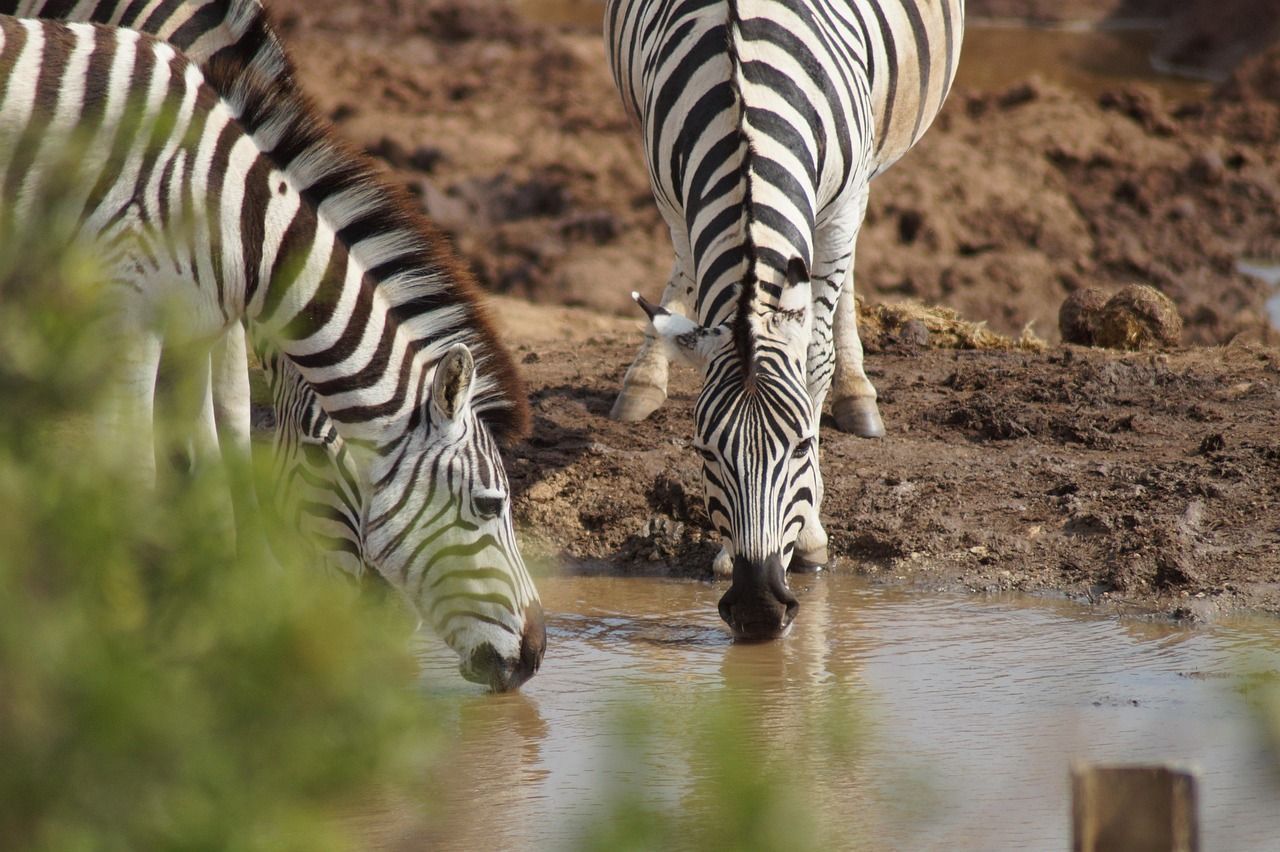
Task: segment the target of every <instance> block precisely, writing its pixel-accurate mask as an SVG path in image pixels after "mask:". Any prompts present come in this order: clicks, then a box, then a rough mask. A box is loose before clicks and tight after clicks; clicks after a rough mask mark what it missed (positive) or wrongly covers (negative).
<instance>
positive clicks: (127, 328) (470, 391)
mask: <svg viewBox="0 0 1280 852" xmlns="http://www.w3.org/2000/svg"><path fill="white" fill-rule="evenodd" d="M64 5H65V4H64ZM104 5H105V4H104ZM132 5H138V4H132ZM152 5H156V4H152ZM159 5H163V6H166V7H167V6H168V5H169V4H159ZM0 38H2V39H3V43H2V44H0V171H2V172H3V174H4V176H5V181H4V186H3V189H2V190H0V192H2V193H3V199H2V203H0V216H14V217H24V216H27V215H29V214H30V212H31V211H32V210H33V209H35V208H36V205H38V204H39V202H40V200H41V198H42V195H43V194H44V190H45V189H46V188H47V187H49V186H51V185H54V184H56V185H58V186H60V187H63V188H65V187H68V186H70V189H71V191H72V192H73V194H74V200H75V202H76V205H77V206H76V208H75V209H78V210H80V211H82V212H81V215H80V217H79V222H80V225H79V234H80V238H81V239H82V240H83V241H85V243H86V244H88V245H90V246H91V247H92V248H93V250H94V252H95V254H96V255H97V257H98V258H99V259H100V261H101V265H102V269H103V271H104V283H105V285H106V286H109V287H110V288H111V291H110V292H111V295H112V302H113V305H114V306H115V308H116V311H115V314H114V315H113V318H112V330H113V332H114V333H117V334H119V336H120V337H119V340H120V344H119V346H120V349H119V351H120V357H121V363H122V364H123V365H124V372H125V374H126V375H125V378H124V380H123V381H122V389H121V390H122V394H121V395H122V397H123V398H124V399H125V400H126V402H127V404H128V414H129V415H130V416H129V419H128V421H127V422H128V423H129V424H130V425H133V426H136V427H138V428H139V429H140V430H141V432H142V434H143V439H142V440H140V441H139V444H145V445H147V446H148V453H147V454H146V456H140V458H139V464H140V465H141V466H144V467H145V466H148V465H151V464H153V463H154V459H153V458H149V456H150V452H149V446H150V444H151V441H150V437H149V429H150V424H151V417H152V415H151V406H152V395H153V393H154V387H155V375H156V367H157V363H158V360H159V356H160V353H161V350H162V347H163V346H164V345H165V343H166V337H165V336H164V334H162V333H161V331H160V329H159V327H158V326H157V325H156V324H155V323H154V322H153V316H154V313H155V311H156V310H157V309H158V308H159V307H161V306H164V307H168V308H173V307H175V306H176V307H177V308H178V309H179V311H180V314H181V316H182V317H183V318H185V320H186V323H185V325H184V327H183V329H182V333H183V334H184V335H185V339H184V340H181V341H179V340H174V339H173V338H172V335H173V332H172V331H170V332H169V334H170V337H169V338H168V341H167V342H170V343H175V344H178V343H188V342H189V341H197V340H215V339H217V338H218V337H219V336H220V335H222V334H223V333H224V332H225V331H226V330H227V329H228V328H230V327H231V326H232V325H234V324H235V323H237V322H239V321H240V320H241V318H246V319H248V320H249V321H250V322H252V323H253V324H254V326H255V328H256V330H257V332H258V333H261V334H262V335H263V336H264V338H265V339H268V340H270V341H271V342H272V344H273V345H274V346H276V347H278V349H279V350H280V352H281V353H282V354H283V356H284V357H285V358H286V359H287V361H288V363H289V365H290V366H291V367H292V368H294V369H296V370H297V373H298V375H299V376H300V377H301V379H302V380H304V381H305V383H306V385H307V387H308V388H309V389H310V390H311V392H312V393H313V394H314V396H315V399H316V400H317V401H318V402H319V404H320V406H321V407H322V408H323V410H324V412H325V414H326V415H327V417H328V418H329V419H330V420H331V421H332V424H333V427H334V429H336V431H337V432H338V434H340V435H341V437H342V439H343V442H344V445H345V448H346V450H347V451H348V452H349V454H350V458H351V461H352V466H353V469H354V470H355V472H356V475H357V477H358V479H359V481H360V485H361V492H362V496H361V500H362V503H361V506H360V526H361V530H360V533H361V535H360V539H361V547H362V550H363V558H364V560H365V561H367V562H368V563H369V564H370V565H372V566H375V567H376V568H377V570H378V571H379V572H380V573H381V574H382V575H383V576H384V577H386V578H387V579H388V580H389V581H390V582H391V584H392V585H394V586H396V587H397V588H399V589H401V590H402V592H403V593H404V594H405V595H406V596H407V597H408V598H409V599H410V600H411V601H412V602H413V603H414V604H415V605H416V606H417V607H418V609H419V611H420V613H421V615H422V617H423V619H424V620H425V621H427V622H428V623H430V624H431V625H432V626H433V628H434V629H435V630H436V631H437V632H438V633H439V634H440V635H441V636H442V637H443V638H444V639H445V641H446V642H448V644H449V645H450V646H451V647H453V648H454V649H455V651H457V652H458V654H459V655H460V657H461V663H460V668H461V670H462V673H463V675H464V676H465V677H467V678H468V679H470V680H474V681H477V682H482V683H486V684H489V685H490V686H491V687H493V688H495V689H507V688H513V687H515V686H518V685H519V684H520V683H522V682H523V681H524V680H526V679H527V678H529V677H530V676H532V675H533V673H534V672H535V671H536V670H537V668H538V666H539V664H540V662H541V658H542V652H543V648H544V645H545V629H544V626H543V616H542V610H541V607H540V605H539V602H538V597H537V593H536V591H535V590H534V587H533V584H532V581H531V580H530V578H529V575H528V573H527V571H526V569H525V566H524V563H523V560H522V559H521V557H520V553H519V550H518V549H517V547H516V543H515V539H514V534H513V531H512V525H511V513H510V503H509V499H508V493H509V490H508V485H507V480H506V476H505V472H504V470H503V467H502V464H501V460H500V457H499V454H498V449H497V442H498V441H501V440H512V439H514V438H515V437H517V436H519V435H520V434H522V433H523V432H524V431H525V430H526V429H527V424H528V408H527V402H526V400H525V395H524V392H523V388H522V386H521V384H520V382H519V379H518V378H517V376H516V374H515V371H514V367H513V365H512V363H511V360H510V358H509V356H508V355H507V353H506V352H505V350H504V349H503V348H502V347H501V345H500V343H499V342H498V340H497V336H496V333H495V332H494V330H493V327H492V325H491V323H490V321H489V319H488V317H487V314H486V312H485V309H484V307H483V305H482V304H481V302H480V296H479V292H478V289H477V287H476V285H475V283H474V281H473V279H472V278H471V276H470V275H469V273H468V272H467V271H466V269H465V268H464V267H463V266H462V265H461V264H460V263H459V262H458V260H457V259H456V257H455V256H454V255H452V254H451V253H450V252H449V251H448V249H447V247H446V245H445V241H444V239H443V238H442V237H441V236H440V235H439V234H438V233H437V232H435V231H434V230H432V229H431V228H430V226H429V225H428V224H427V223H426V222H425V221H424V220H423V219H422V218H421V217H420V216H419V215H417V214H416V213H414V212H413V210H412V207H411V204H410V201H409V199H408V198H407V197H406V196H405V194H404V193H397V192H395V191H393V190H391V189H390V188H388V187H387V186H385V185H383V184H382V183H381V182H379V181H378V180H377V178H376V177H375V174H374V172H373V170H372V167H371V166H370V165H369V164H368V163H367V162H366V161H364V160H363V159H362V158H360V157H359V156H358V155H356V154H355V153H353V152H352V151H351V150H349V149H348V148H347V147H346V146H345V145H343V144H342V143H341V142H339V141H338V140H337V139H336V138H334V137H333V135H332V134H331V133H330V132H329V131H328V128H327V127H326V126H324V125H323V124H321V123H319V122H318V121H317V120H316V119H315V117H314V115H315V114H314V110H313V109H312V108H311V107H310V105H309V103H308V102H307V101H306V100H305V99H304V98H302V97H301V95H299V94H298V93H297V91H296V90H288V91H284V90H282V89H281V88H280V87H279V86H277V85H274V84H273V82H272V80H273V78H272V75H271V74H267V73H259V72H260V71H261V70H263V69H262V66H261V65H260V64H255V62H256V61H257V60H258V59H259V58H260V57H261V55H262V54H261V53H255V52H249V51H244V50H237V47H239V46H243V43H239V45H237V44H235V43H233V46H232V48H231V49H230V50H224V51H222V52H221V53H219V54H217V55H215V56H214V57H213V58H212V59H211V60H210V61H209V63H208V65H207V67H206V69H205V71H204V72H203V73H202V72H201V70H200V69H199V68H198V67H197V66H196V65H195V64H194V63H192V62H190V61H189V60H188V59H186V58H185V57H183V56H182V55H181V54H180V53H179V52H178V51H177V50H175V49H174V47H172V46H171V45H169V44H166V43H164V42H161V41H158V40H156V39H154V38H152V37H150V36H147V35H144V34H140V33H138V32H136V31H133V30H127V29H113V28H108V27H102V26H94V25H84V24H59V23H54V22H51V21H40V20H27V19H17V18H13V17H8V16H4V17H0ZM281 55H282V54H281ZM223 92H228V93H232V95H231V96H228V97H224V96H221V95H220V93H223ZM268 150H269V151H270V152H271V153H270V154H269V155H268V154H267V153H265V152H266V151H268Z"/></svg>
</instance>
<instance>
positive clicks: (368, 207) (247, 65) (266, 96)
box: [0, 0, 530, 445]
mask: <svg viewBox="0 0 1280 852" xmlns="http://www.w3.org/2000/svg"><path fill="white" fill-rule="evenodd" d="M0 14H11V15H15V16H18V17H28V18H44V19H46V20H59V21H66V22H84V23H98V24H102V25H106V26H118V27H127V28H129V29H136V30H138V31H140V32H144V33H147V34H149V35H152V36H154V37H156V38H159V39H161V40H162V41H166V42H168V43H170V44H172V45H173V46H175V47H177V48H178V49H180V50H181V51H183V53H184V54H185V55H186V56H187V58H188V59H189V60H190V61H192V62H194V63H195V64H196V65H197V67H199V69H200V71H201V73H202V74H203V76H204V79H205V82H207V83H208V85H209V86H210V87H211V88H212V89H213V91H214V92H215V93H216V94H217V95H218V96H219V97H221V98H222V100H223V101H224V103H225V104H226V105H227V107H228V109H229V110H230V112H231V114H232V115H233V116H234V117H235V118H236V120H237V121H238V122H239V124H240V125H241V127H242V128H243V130H244V131H245V132H246V133H247V134H248V135H249V136H250V137H251V138H252V139H253V141H254V143H255V144H256V145H257V146H258V148H259V150H260V151H261V152H262V154H263V155H265V157H266V158H267V159H268V160H269V161H271V162H272V163H273V164H274V165H275V167H276V168H278V169H280V170H281V171H282V172H284V173H285V174H286V175H288V176H289V177H290V178H291V179H293V180H294V181H295V183H296V185H297V186H298V187H300V188H301V189H302V196H303V199H304V200H305V201H306V202H308V203H309V204H310V205H311V206H312V207H313V208H315V209H321V208H335V209H339V208H340V209H343V210H344V211H349V217H348V218H349V221H347V222H346V223H345V225H344V228H343V231H344V233H342V234H340V235H339V236H340V238H342V239H344V240H346V241H348V242H356V241H358V240H359V239H360V238H361V237H362V236H364V235H368V234H370V233H385V234H387V235H388V243H389V244H394V245H395V246H396V248H397V251H395V252H394V253H391V256H389V257H387V258H386V259H385V261H384V262H383V266H384V267H386V268H384V269H381V270H378V271H379V272H382V273H384V279H385V280H384V285H385V289H386V291H387V292H388V293H389V294H390V295H391V296H392V298H393V299H394V301H395V303H396V307H395V312H396V314H397V319H398V320H399V321H400V322H402V323H413V322H414V321H415V320H417V319H418V318H425V317H426V316H427V315H428V314H436V313H438V312H446V313H452V314H454V315H456V316H457V318H458V319H457V322H456V323H455V324H454V329H453V332H452V338H453V339H455V340H457V342H461V343H465V344H466V345H467V346H468V347H469V348H470V349H471V351H472V354H473V357H474V358H475V360H476V364H477V366H478V367H479V368H480V376H479V384H478V386H477V388H476V392H475V395H474V396H473V399H472V408H473V409H474V410H475V411H476V413H477V414H478V415H479V416H480V417H481V419H482V420H483V421H484V422H485V425H486V426H487V427H488V428H489V431H490V432H491V433H492V434H493V436H494V437H495V438H496V439H498V441H499V442H501V443H503V444H508V445H510V444H513V443H515V442H516V441H517V440H519V439H520V438H521V437H523V436H524V435H526V434H528V431H529V422H530V416H529V408H528V394H527V392H526V391H525V389H524V385H523V382H522V381H521V380H520V377H519V374H518V373H517V372H516V369H515V365H514V363H513V362H512V360H511V357H510V355H509V354H508V353H507V351H506V349H505V348H504V347H503V346H502V344H501V341H500V340H499V339H498V334H497V331H496V330H495V328H494V326H493V323H492V320H491V319H490V316H489V312H488V310H487V308H486V307H485V305H484V304H483V302H482V296H481V292H480V289H479V287H478V285H477V284H476V283H475V279H474V277H473V276H472V275H471V274H470V272H469V270H467V268H466V267H465V265H464V264H462V263H461V262H460V261H459V260H458V258H457V257H456V255H454V253H453V252H452V251H451V250H450V248H449V241H448V239H447V238H446V237H445V236H444V235H443V234H442V233H441V232H440V231H439V229H438V228H436V227H435V226H434V225H432V224H431V223H429V222H428V221H427V220H426V219H425V218H424V217H423V216H422V215H421V214H420V213H419V212H418V211H417V207H416V202H415V201H414V200H413V199H412V197H411V196H409V194H408V193H407V192H406V191H404V190H403V189H402V188H400V187H398V186H393V185H391V184H389V183H388V182H387V181H385V180H383V179H382V178H381V177H380V176H379V174H378V172H377V170H376V168H375V167H374V166H373V164H372V163H371V161H369V160H368V159H367V158H366V157H364V156H362V155H361V154H360V153H358V152H357V151H356V150H355V149H354V148H353V147H352V146H351V145H349V144H347V143H345V142H343V141H342V140H341V139H340V138H339V137H338V136H337V134H336V133H335V131H334V129H333V126H332V125H331V124H330V123H329V121H328V120H327V119H325V118H324V117H323V116H322V115H321V114H320V112H319V110H317V109H316V108H315V106H314V105H313V104H312V102H311V100H310V99H309V98H308V97H307V96H306V94H305V93H304V92H303V91H302V89H301V88H300V87H299V85H298V83H297V79H296V72H295V68H294V64H293V61H292V60H291V59H290V58H289V55H288V53H287V51H286V50H285V47H284V45H283V43H282V42H281V40H280V38H279V37H278V35H277V34H276V30H275V27H274V25H273V23H272V21H271V16H270V13H269V12H268V11H267V10H266V9H265V8H264V7H263V5H262V4H261V3H260V2H259V1H258V0H206V2H202V1H201V0H177V2H153V3H146V2H130V3H125V2H121V0H79V2H63V0H18V2H14V0H0ZM326 202H328V204H327V205H326ZM392 238H394V239H392ZM412 270H425V271H426V273H427V274H426V275H425V276H424V275H416V274H409V273H410V272H411V271H412ZM397 271H403V273H404V274H401V275H398V276H397V275H395V274H394V273H395V272H397Z"/></svg>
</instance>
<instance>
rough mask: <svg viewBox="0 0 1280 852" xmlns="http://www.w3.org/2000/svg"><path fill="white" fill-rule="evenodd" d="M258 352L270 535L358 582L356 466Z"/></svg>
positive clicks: (311, 398) (270, 357)
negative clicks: (267, 403) (268, 444)
mask: <svg viewBox="0 0 1280 852" xmlns="http://www.w3.org/2000/svg"><path fill="white" fill-rule="evenodd" d="M257 352H258V357H259V359H260V360H261V361H262V370H263V373H264V375H265V377H266V380H267V387H268V388H269V389H270V391H271V401H272V404H273V406H274V408H275V415H276V426H275V430H274V433H273V436H272V454H271V470H270V475H269V476H267V477H266V481H267V483H268V485H269V487H270V489H271V491H270V493H269V494H268V495H267V500H266V506H267V511H268V512H269V514H270V515H271V516H272V517H273V519H274V521H275V523H273V524H272V525H271V528H272V529H273V530H286V531H289V532H296V533H298V535H299V538H301V545H302V547H304V548H307V547H308V546H310V551H309V552H308V554H307V556H308V557H309V561H311V562H312V563H314V564H317V565H318V566H319V567H321V568H323V569H327V570H328V571H330V572H331V573H341V574H346V575H349V576H352V577H356V578H361V577H363V576H364V575H365V573H366V572H365V569H366V567H367V566H366V565H365V561H364V549H363V546H362V544H361V538H360V527H361V524H360V507H361V505H362V504H363V503H364V497H363V490H362V486H361V484H360V477H359V474H358V472H357V470H356V466H355V459H354V458H353V456H352V454H351V452H350V451H349V450H348V449H347V446H346V443H345V442H344V441H343V440H342V435H341V434H339V432H338V430H337V428H336V427H335V426H334V423H333V421H332V420H331V419H329V416H328V415H327V414H325V413H324V409H323V408H322V407H321V406H320V403H319V401H318V400H317V399H316V395H315V393H314V392H313V391H312V390H311V387H310V385H308V384H307V383H306V381H305V380H304V379H303V378H302V376H301V375H300V374H299V373H298V371H297V370H296V369H294V368H293V365H292V364H290V363H289V361H288V359H286V358H284V357H283V356H281V355H280V353H279V352H278V351H277V350H276V349H274V348H273V347H271V346H270V345H260V346H259V347H257ZM495 496H496V495H495ZM479 499H481V500H482V501H483V500H484V499H485V498H484V497H483V496H482V497H480V498H479Z"/></svg>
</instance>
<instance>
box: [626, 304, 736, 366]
mask: <svg viewBox="0 0 1280 852" xmlns="http://www.w3.org/2000/svg"><path fill="white" fill-rule="evenodd" d="M631 298H633V299H635V300H636V304H638V305H639V306H640V309H641V310H643V311H644V312H645V313H646V314H648V315H649V323H650V324H651V325H652V326H653V330H654V333H655V334H657V336H658V339H659V340H661V341H662V347H663V349H665V350H666V353H667V357H668V358H671V359H673V360H677V361H681V362H683V363H685V364H688V365H689V366H692V367H697V368H698V369H699V370H701V369H704V368H705V367H706V365H707V362H708V361H709V360H710V358H711V353H712V352H713V351H714V350H715V347H716V345H717V344H718V343H719V339H720V331H719V330H718V329H710V328H703V327H702V326H700V325H698V324H697V323H696V322H694V321H693V320H691V319H689V318H688V317H686V316H684V315H682V314H676V313H672V312H671V311H669V310H667V309H666V308H664V307H662V306H660V305H655V304H653V303H652V302H650V301H649V300H648V299H646V298H645V297H644V296H641V295H640V294H639V293H634V292H633V293H632V294H631Z"/></svg>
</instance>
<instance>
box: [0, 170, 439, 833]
mask: <svg viewBox="0 0 1280 852" xmlns="http://www.w3.org/2000/svg"><path fill="white" fill-rule="evenodd" d="M59 197H62V196H59V195H58V194H57V193H49V194H47V195H46V199H54V200H56V199H57V198H59ZM73 213H74V205H70V204H64V205H59V204H57V203H55V201H53V200H51V201H50V202H49V205H48V209H47V210H46V211H44V212H43V213H42V214H41V215H39V216H35V215H32V216H25V217H21V219H20V220H19V219H18V218H17V217H12V216H8V217H6V218H4V219H3V220H0V755H2V758H0V838H3V841H2V842H0V845H3V846H4V847H5V848H10V849H24V850H42V849H49V850H81V849H84V850H89V849H103V850H115V849H120V850H132V849H171V848H183V849H210V850H213V849H217V850H224V849H253V850H259V849H261V850H268V849H270V850H276V849H299V850H324V849H343V848H350V847H351V846H352V845H353V843H352V842H351V839H350V838H349V837H347V836H346V834H345V833H344V831H343V830H342V826H341V825H340V824H339V823H338V822H337V820H336V814H338V813H340V812H341V811H342V810H343V809H346V808H350V807H351V806H352V804H353V803H354V802H356V801H357V800H358V799H359V798H360V797H363V796H365V795H367V794H369V793H371V792H376V791H379V790H384V789H389V788H393V787H394V785H395V784H397V783H399V782H401V781H403V780H405V779H407V777H408V776H409V775H410V774H412V773H415V772H416V770H417V769H418V768H420V767H421V766H422V765H423V763H424V762H425V760H426V759H427V758H428V757H429V755H430V753H431V752H432V751H433V750H434V749H435V748H436V745H437V740H438V737H437V733H436V731H434V730H433V729H431V728H428V727H424V721H423V720H424V719H430V718H431V717H432V714H431V712H430V710H429V709H428V708H427V707H426V706H424V698H423V696H422V695H421V694H420V693H419V692H418V691H417V690H416V689H415V688H414V682H415V677H416V673H417V671H418V669H417V665H416V663H415V662H414V660H413V659H412V657H411V654H410V649H409V641H408V639H409V636H410V634H411V632H412V629H413V625H412V622H411V621H410V620H409V619H408V617H407V615H406V614H405V613H404V612H403V610H402V608H400V607H398V606H395V605H394V603H390V604H388V603H380V602H375V601H369V600H367V599H365V598H362V597H361V596H359V595H358V594H356V593H355V591H354V590H353V589H352V588H350V587H349V586H348V585H347V584H344V583H342V582H341V581H338V580H335V579H332V578H326V577H321V576H318V575H317V574H313V573H308V572H307V571H306V570H305V566H298V565H296V564H294V560H287V559H286V560H284V562H285V564H284V566H283V567H281V566H280V565H277V564H275V563H274V562H272V561H271V560H265V559H262V560H256V561H255V560H254V559H252V558H249V557H237V556H236V555H235V554H234V552H233V551H234V547H233V546H232V545H231V543H230V542H229V538H228V530H229V529H230V528H231V520H230V514H229V513H230V507H229V502H228V498H227V492H226V489H225V482H224V477H223V476H222V475H221V472H220V471H218V470H216V469H205V470H200V471H197V472H196V473H194V474H186V473H184V474H178V473H176V472H174V471H173V470H171V469H170V468H169V466H168V465H166V464H164V463H163V461H164V459H165V458H166V456H165V454H164V453H163V452H161V453H160V454H159V457H160V459H161V461H162V463H161V465H160V476H159V482H158V483H157V484H156V485H154V486H151V485H143V484H141V483H140V480H139V477H138V476H137V472H136V471H135V470H132V469H131V468H130V466H129V462H128V457H127V454H125V453H123V452H121V451H120V448H118V447H116V446H113V445H112V444H111V443H110V442H107V441H103V440H101V435H100V434H99V433H98V431H97V429H96V427H95V426H94V424H95V423H97V422H98V418H99V417H100V415H101V414H102V412H103V411H104V406H106V404H107V402H108V400H107V399H106V390H107V389H108V388H110V386H111V382H112V379H113V377H114V369H115V367H114V365H115V359H114V358H113V353H112V352H111V351H110V347H109V345H108V342H107V341H106V340H104V338H103V335H102V329H103V324H102V322H101V318H102V316H103V314H102V310H101V307H102V306H101V305H99V304H98V302H99V300H100V299H101V298H102V294H103V293H104V292H105V290H104V288H103V287H102V286H101V284H100V283H99V281H98V276H97V275H96V274H95V271H94V269H93V263H92V260H91V258H89V257H88V256H87V255H86V254H85V253H83V252H79V251H75V250H68V249H67V248H66V247H67V246H68V245H72V241H71V240H70V239H69V234H70V233H71V232H72V230H73V229H74V223H75V217H74V215H73ZM179 360H181V359H179ZM188 366H189V365H188ZM174 367H175V369H176V371H177V373H178V375H179V378H178V379H177V380H175V383H174V386H180V385H182V384H183V380H182V379H181V376H182V375H183V374H185V369H184V365H183V364H182V363H178V364H176V365H174ZM161 431H162V432H163V430H161ZM173 431H174V432H175V434H176V433H178V432H180V430H173Z"/></svg>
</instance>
